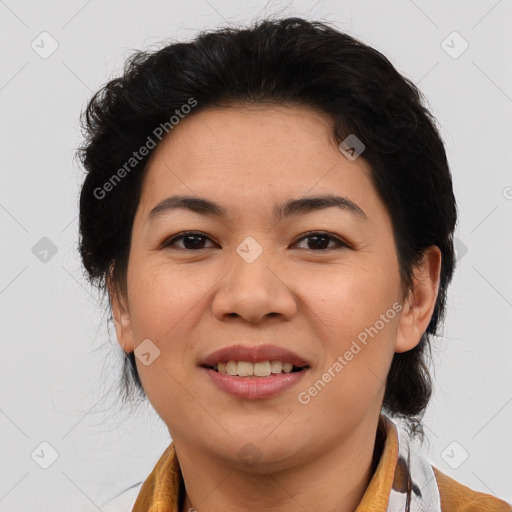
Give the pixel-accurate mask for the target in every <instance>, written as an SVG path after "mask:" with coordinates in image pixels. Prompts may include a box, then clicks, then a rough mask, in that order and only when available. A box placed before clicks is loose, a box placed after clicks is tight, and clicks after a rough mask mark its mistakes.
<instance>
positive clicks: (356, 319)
mask: <svg viewBox="0 0 512 512" xmlns="http://www.w3.org/2000/svg"><path fill="white" fill-rule="evenodd" d="M332 131H333V121H332V120H331V119H330V118H329V117H328V116H326V115H325V114H323V113H319V112H316V111H314V110H311V109H309V108H307V107H302V106H277V107H272V108H270V107H266V106H258V107H255V106H252V107H250V108H249V107H247V106H244V105H241V104H238V105H230V106H228V107H226V108H221V107H215V108H209V109H207V110H204V111H200V112H196V113H194V114H193V115H189V116H188V117H186V118H185V119H184V120H182V121H181V122H180V123H179V125H177V126H175V127H174V129H173V131H172V132H171V133H170V134H169V136H168V137H167V138H165V139H164V140H163V141H162V143H161V144H160V145H159V146H158V147H157V148H156V149H155V151H154V153H153V155H152V157H151V159H150V161H149V167H148V171H147V176H146V178H145V180H144V184H143V190H142V196H141V201H140V204H139V207H138V210H137V213H136V216H135V220H134V225H133V232H132V240H131V244H132V245H131V253H130V257H129V264H128V274H127V296H126V297H124V296H121V295H120V294H116V293H115V292H114V288H113V286H110V282H109V291H110V295H111V299H112V308H113V314H114V321H115V327H116V334H117V338H118V342H119V344H120V345H121V346H122V347H123V349H124V350H126V351H133V350H134V349H135V348H136V347H137V346H138V345H139V343H141V341H142V340H144V339H146V338H149V339H150V340H151V341H152V342H153V343H154V344H155V345H156V346H157V347H158V349H159V350H160V356H159V357H157V358H156V359H155V360H154V361H153V362H152V363H151V364H150V365H148V366H146V365H144V364H142V363H141V362H140V361H139V360H138V359H137V367H138V371H139V374H140V377H141V381H142V383H143V386H144V389H145V392H146V394H147V396H148V399H149V400H150V402H151V404H152V405H153V407H154V408H155V410H156V411H157V413H158V414H159V416H160V417H161V418H162V420H163V421H164V422H165V424H166V425H167V427H168V430H169V433H170V435H171V437H172V439H173V441H174V443H175V447H176V452H177V454H178V459H179V461H180V465H181V470H182V473H183V478H184V481H185V485H186V489H187V501H186V502H185V503H184V504H183V507H182V510H188V508H189V507H190V506H193V507H194V508H196V509H197V510H198V511H199V512H209V511H218V510H224V511H227V512H229V511H235V510H236V511H239V510H249V511H250V510H258V511H260V510H269V511H274V510H275V511H277V510H279V511H281V512H287V511H294V512H295V511H296V510H298V509H299V510H301V509H302V510H308V511H310V510H316V509H318V507H319V506H321V507H322V510H323V511H324V512H330V511H332V512H335V511H336V512H345V511H346V512H349V511H354V510H355V509H356V507H357V505H358V504H359V502H360V500H361V498H362V496H363V494H364V492H365V490H366V487H367V486H368V483H369V481H370V479H371V476H372V455H373V451H374V446H375V439H376V431H377V424H378V419H379V415H380V411H381V405H382V400H383V397H384V391H385V380H386V375H387V373H388V370H389V367H390V365H391V360H392V357H393V354H394V353H395V352H404V351H407V350H411V349H412V348H414V347H415V346H416V345H417V344H418V343H419V341H420V339H421V335H422V333H423V332H424V331H425V330H426V328H427V325H428V323H429V321H430V318H431V316H432V312H433V309H434V305H435V300H436V297H437V293H438V287H439V271H440V262H441V254H440V251H439V249H438V248H437V247H435V246H433V247H431V248H429V249H428V250H427V251H425V255H424V259H423V264H422V265H421V267H420V268H418V269H416V270H415V286H414V289H413V290H412V291H411V293H409V294H408V296H407V297H406V300H405V301H402V302H400V299H401V291H402V288H401V282H400V277H399V271H398V261H397V254H396V249H395V245H394V238H393V231H392V222H391V218H390V216H389V214H388V212H387V210H386V208H385V205H384V203H383V202H382V201H381V200H380V198H379V197H378V195H377V192H376V189H375V188H374V186H373V184H372V182H371V181H370V178H369V172H370V168H369V165H368V164H367V163H366V161H365V160H364V158H363V157H362V156H361V157H359V158H357V159H356V160H354V161H350V160H349V159H347V158H346V157H345V156H344V155H343V154H342V153H341V152H340V151H339V149H338V146H337V144H336V142H335V141H334V139H333V136H332ZM325 193H336V194H339V195H343V196H346V197H348V198H350V199H351V200H352V201H354V202H355V203H356V204H357V205H358V206H359V207H360V208H361V209H362V210H363V211H364V212H365V214H366V216H367V221H364V220H362V219H360V218H358V217H357V216H356V215H354V214H352V213H350V212H348V211H342V210H341V209H339V208H334V207H331V208H327V209H323V210H320V211H314V212H310V213H307V214H301V215H298V216H295V217H290V218H288V219H283V220H281V221H280V222H277V221H276V220H275V219H274V218H273V217H272V209H273V206H274V204H277V203H281V202H283V201H285V200H287V199H291V198H300V197H303V196H312V195H320V194H325ZM173 194H187V195H196V196H200V197H205V198H208V199H210V200H214V201H216V202H218V203H220V204H221V205H222V206H223V207H225V208H226V209H227V211H228V215H227V217H226V218H225V219H223V220H220V219H216V218H208V217H204V216H202V215H199V214H198V213H194V212H190V211H185V210H177V211H173V212H169V213H168V214H166V215H165V216H162V217H161V218H160V219H159V220H158V222H156V223H155V224H150V223H145V219H146V217H147V215H148V213H149V211H150V210H151V209H152V208H153V207H154V206H155V205H156V204H158V203H159V202H160V201H161V200H163V199H165V198H167V197H168V196H170V195H173ZM183 230H197V231H201V232H202V233H204V235H206V238H201V239H199V242H200V241H201V240H202V241H203V242H202V245H199V247H203V248H202V249H194V247H197V245H193V244H190V243H188V245H184V243H185V244H186V242H184V240H183V239H181V240H177V241H175V243H174V246H169V247H162V245H163V243H164V242H165V241H166V240H167V241H169V240H170V239H172V237H173V235H176V234H177V233H179V232H181V231H183ZM312 230H315V231H316V230H322V231H327V232H330V233H332V236H333V237H334V238H333V239H327V240H326V241H325V242H324V245H318V244H317V245H315V243H314V242H315V241H314V240H311V239H310V238H309V239H308V238H306V239H304V238H303V237H304V233H305V232H307V231H312ZM247 236H251V237H253V238H254V239H255V240H256V241H257V242H258V243H259V244H260V246H261V247H262V249H263V252H262V254H261V255H260V256H259V257H258V258H257V259H256V260H255V261H254V262H252V263H250V264H249V263H247V262H246V261H245V260H244V259H242V258H241V257H240V256H239V255H238V253H237V252H236V248H237V246H238V245H239V244H240V243H241V242H242V241H243V240H244V239H245V237H247ZM336 237H338V238H340V239H341V240H344V241H346V242H348V243H349V244H350V248H347V247H343V246H341V247H338V246H337V244H336ZM327 246H328V247H329V249H327V250H325V249H324V250H321V248H324V247H327ZM318 247H320V248H318ZM396 302H400V303H401V304H402V306H403V309H402V310H401V312H400V313H398V314H396V316H395V317H394V318H393V319H392V320H389V322H388V323H387V324H386V325H385V327H384V328H383V329H381V330H380V331H379V332H378V334H377V335H376V336H375V337H373V338H372V339H371V341H369V343H368V344H367V345H366V346H365V347H364V348H363V349H362V350H361V351H360V352H359V353H358V354H357V355H356V356H354V358H353V359H352V360H351V361H350V362H349V363H348V364H347V365H346V366H345V367H344V368H343V370H342V371H341V372H339V373H337V374H336V377H335V378H332V380H331V381H330V382H329V383H328V384H327V385H326V386H325V387H324V389H322V390H321V392H319V393H318V394H317V395H316V396H315V397H313V398H312V399H311V401H310V402H309V403H307V404H302V403H300V402H299V400H298V399H297V395H298V393H299V392H301V391H305V390H307V389H308V388H309V387H310V386H311V385H312V384H313V383H314V382H315V381H317V380H318V379H319V378H321V376H322V374H323V373H324V372H325V371H326V370H327V369H328V368H329V367H330V366H332V365H333V363H334V362H335V361H336V360H337V358H338V356H340V355H343V354H344V353H345V352H346V350H348V349H349V348H350V345H351V343H352V341H353V340H355V339H356V338H357V336H358V334H359V333H361V332H362V331H364V329H365V328H368V327H370V326H373V325H374V324H375V322H376V321H377V320H378V319H379V315H381V314H383V313H385V312H386V311H387V310H388V309H390V308H391V307H392V305H393V304H394V303H396ZM238 342H242V343H244V344H247V345H260V344H266V343H274V344H276V345H279V346H282V347H285V348H289V349H291V350H293V351H295V352H296V353H298V354H299V355H301V356H302V357H304V358H305V359H306V360H308V361H309V362H310V366H311V369H310V370H309V374H308V375H305V376H304V378H303V380H302V381H301V382H300V383H299V384H298V385H297V386H294V387H292V388H290V389H288V390H286V391H285V392H283V393H281V394H280V395H278V396H276V397H273V398H270V399H264V400H243V399H239V398H235V397H233V396H231V395H229V394H227V393H225V392H223V391H221V390H219V389H218V388H217V387H215V386H214V385H213V384H212V383H211V382H210V380H209V379H208V378H207V376H206V375H204V374H203V372H202V371H201V370H200V368H199V367H198V363H199V360H200V358H201V357H204V356H206V355H207V354H209V353H211V352H213V351H214V350H217V349H219V348H222V347H226V346H229V345H232V344H235V343H238ZM248 442H250V443H252V444H253V445H254V446H256V448H257V450H258V451H259V453H261V458H260V459H259V461H258V462H257V463H256V464H254V465H253V466H252V467H248V466H247V465H245V464H244V463H243V462H242V461H241V460H240V459H239V458H238V456H237V452H238V451H239V450H240V449H241V448H242V447H243V446H244V445H246V443H248Z"/></svg>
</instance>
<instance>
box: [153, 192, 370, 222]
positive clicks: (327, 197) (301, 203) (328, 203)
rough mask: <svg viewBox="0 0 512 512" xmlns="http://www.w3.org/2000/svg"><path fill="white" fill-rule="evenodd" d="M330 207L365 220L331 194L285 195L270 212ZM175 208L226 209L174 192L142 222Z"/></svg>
mask: <svg viewBox="0 0 512 512" xmlns="http://www.w3.org/2000/svg"><path fill="white" fill-rule="evenodd" d="M332 207H337V208H340V209H342V210H344V211H346V212H349V213H352V214H355V215H356V216H357V217H359V218H360V219H362V220H365V221H366V220H368V217H367V216H366V214H365V213H364V211H363V210H362V209H361V208H360V207H359V206H358V205H357V204H356V203H354V202H353V201H351V200H350V199H348V197H343V196H338V195H333V194H324V195H321V196H312V197H301V198H299V199H289V200H287V201H285V202H284V203H282V204H280V205H274V209H273V214H274V217H275V218H276V219H279V220H281V219H284V218H287V217H291V216H293V215H301V214H306V213H310V212H314V211H318V210H323V209H325V208H332ZM175 210H187V211H191V212H194V213H198V214H200V215H204V216H208V217H218V218H223V219H224V218H226V217H227V210H226V209H225V208H224V207H222V206H221V205H220V204H218V203H216V202H214V201H211V200H209V199H205V198H202V197H196V196H186V195H175V196H170V197H168V198H166V199H164V200H163V201H161V202H160V203H158V204H157V205H156V206H155V207H154V208H153V209H152V210H151V211H150V212H149V214H148V216H147V217H146V220H145V221H144V223H146V222H150V223H153V222H154V221H156V219H158V218H159V217H162V216H164V215H165V214H168V213H170V212H172V211H175Z"/></svg>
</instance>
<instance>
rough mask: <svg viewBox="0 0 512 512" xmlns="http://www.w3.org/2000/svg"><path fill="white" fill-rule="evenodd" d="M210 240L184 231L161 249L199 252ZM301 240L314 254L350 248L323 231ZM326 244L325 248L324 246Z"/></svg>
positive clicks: (194, 232)
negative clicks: (333, 244)
mask: <svg viewBox="0 0 512 512" xmlns="http://www.w3.org/2000/svg"><path fill="white" fill-rule="evenodd" d="M181 240H183V245H184V246H182V247H179V246H177V245H176V242H177V241H181ZM206 240H210V241H211V238H209V237H208V236H206V235H205V234H204V233H201V232H198V231H186V232H184V233H181V234H180V235H178V236H174V237H172V238H170V239H168V240H167V241H165V242H164V243H163V244H162V248H164V247H172V246H174V247H176V248H178V249H182V250H186V251H194V250H197V251H199V250H201V249H208V247H204V244H205V241H206ZM303 240H311V241H312V245H313V248H312V247H306V249H310V250H314V251H315V252H320V251H328V250H330V249H336V248H339V247H346V248H350V245H349V244H347V243H346V242H344V241H343V240H341V239H340V238H338V237H337V236H334V235H332V234H330V233H328V232H325V231H311V232H309V233H307V234H306V236H303V237H302V238H300V239H299V240H297V242H295V243H296V244H297V243H298V242H302V241H303ZM330 241H334V242H335V243H336V245H335V246H334V247H328V245H329V242H330ZM326 243H327V246H326ZM308 245H309V246H311V242H308Z"/></svg>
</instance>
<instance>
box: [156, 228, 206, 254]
mask: <svg viewBox="0 0 512 512" xmlns="http://www.w3.org/2000/svg"><path fill="white" fill-rule="evenodd" d="M179 240H183V247H180V246H176V242H177V241H179ZM206 240H210V238H208V237H207V236H206V235H204V234H203V233H198V232H196V231H187V232H185V233H182V234H181V235H179V236H175V237H173V238H171V239H169V240H168V241H166V242H164V244H163V245H162V247H171V246H175V247H176V248H178V249H182V250H186V251H194V250H201V249H208V247H204V245H205V241H206Z"/></svg>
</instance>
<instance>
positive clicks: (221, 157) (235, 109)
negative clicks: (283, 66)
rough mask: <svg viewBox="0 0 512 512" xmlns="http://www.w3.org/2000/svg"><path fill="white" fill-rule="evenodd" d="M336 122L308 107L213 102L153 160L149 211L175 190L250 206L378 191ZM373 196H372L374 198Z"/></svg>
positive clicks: (147, 183) (146, 193)
mask: <svg viewBox="0 0 512 512" xmlns="http://www.w3.org/2000/svg"><path fill="white" fill-rule="evenodd" d="M333 130H334V121H333V119H332V118H330V117H329V116H327V115H326V114H324V113H321V112H318V111H316V110H313V109H311V108H309V107H304V106H295V105H293V106H292V105H290V106H272V107H270V106H269V107H267V106H262V105H258V106H246V105H230V106H229V107H215V108H208V109H205V110H203V111H198V112H195V113H193V114H192V115H189V116H188V117H185V118H184V119H183V120H181V121H180V123H179V124H178V125H176V126H175V127H174V128H173V130H172V131H171V132H170V133H169V134H168V135H167V136H166V138H164V139H163V140H162V142H161V143H160V144H159V145H158V146H157V148H156V149H155V150H154V153H153V155H152V157H151V159H150V161H149V162H148V169H147V172H146V177H145V180H144V185H143V191H142V197H141V203H142V206H143V209H144V210H145V212H146V214H147V212H148V211H149V210H150V209H151V208H152V207H153V206H154V205H155V204H157V203H158V202H160V201H161V200H162V199H164V198H165V197H167V196H170V195H171V194H186V195H198V196H201V197H205V196H206V197H210V198H211V199H212V200H216V201H217V202H221V203H223V204H226V203H229V204H233V205H235V204H238V205H239V206H243V207H244V209H245V210H247V209H249V208H251V207H254V208H257V207H258V205H259V206H261V205H262V204H263V202H264V201H265V198H268V199H271V203H272V204H275V203H278V202H283V201H284V200H286V199H289V198H291V197H301V196H304V195H312V194H315V195H316V194H325V193H329V194H332V193H339V194H342V195H344V196H347V197H352V198H354V199H355V198H357V197H358V196H359V201H361V199H362V198H361V194H362V193H363V195H365V194H366V196H368V194H370V195H371V194H372V193H374V190H373V185H372V183H371V180H370V178H369V172H370V168H369V165H368V164H367V163H366V162H365V161H364V160H363V159H362V158H357V159H356V160H354V161H350V160H348V159H347V158H346V157H345V156H344V155H343V154H342V153H341V152H340V151H339V149H338V146H337V142H336V141H335V139H334V135H333ZM367 199H368V197H367Z"/></svg>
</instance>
